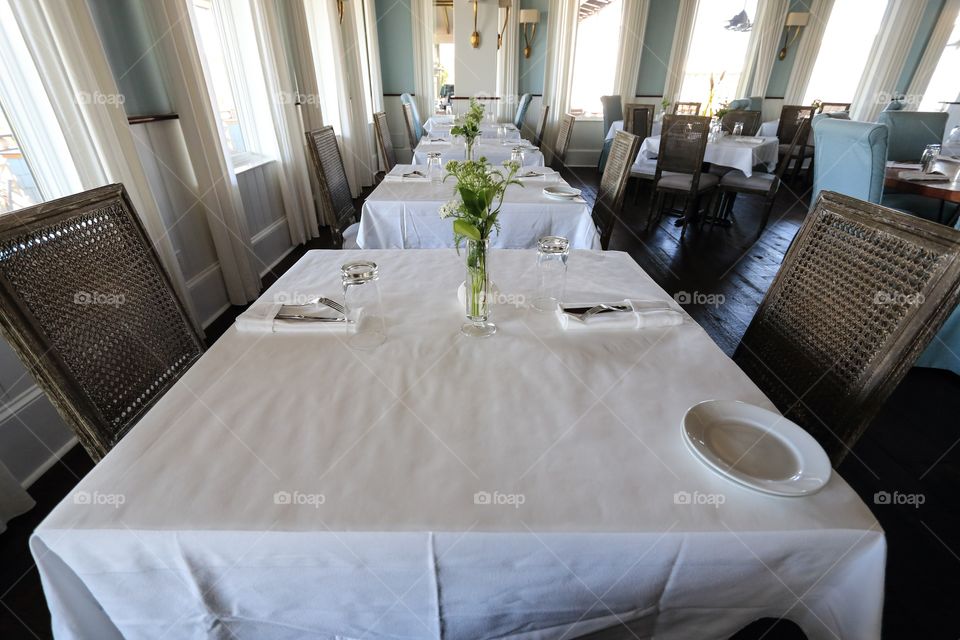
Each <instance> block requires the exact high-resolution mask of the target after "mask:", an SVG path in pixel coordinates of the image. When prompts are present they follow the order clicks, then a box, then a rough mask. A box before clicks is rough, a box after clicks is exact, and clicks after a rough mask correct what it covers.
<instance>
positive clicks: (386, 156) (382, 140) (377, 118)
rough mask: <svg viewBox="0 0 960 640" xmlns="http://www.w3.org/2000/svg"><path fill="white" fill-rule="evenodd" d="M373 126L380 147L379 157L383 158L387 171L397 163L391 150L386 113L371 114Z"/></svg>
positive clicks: (391, 142)
mask: <svg viewBox="0 0 960 640" xmlns="http://www.w3.org/2000/svg"><path fill="white" fill-rule="evenodd" d="M373 126H374V128H375V129H376V130H377V146H378V147H379V148H380V157H381V158H383V166H384V170H385V171H386V172H387V173H389V172H390V170H391V169H393V168H394V167H395V166H396V164H397V154H396V153H394V151H393V138H391V137H390V127H389V126H388V125H387V114H386V113H384V112H383V111H378V112H377V113H375V114H373Z"/></svg>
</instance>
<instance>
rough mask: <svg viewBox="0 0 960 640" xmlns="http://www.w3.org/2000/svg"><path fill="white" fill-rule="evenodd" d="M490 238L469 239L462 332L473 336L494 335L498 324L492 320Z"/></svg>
mask: <svg viewBox="0 0 960 640" xmlns="http://www.w3.org/2000/svg"><path fill="white" fill-rule="evenodd" d="M489 249H490V240H489V239H486V238H485V239H483V240H467V280H466V282H465V283H464V284H465V289H466V291H465V293H466V295H465V296H464V297H465V302H466V313H467V322H465V323H464V324H463V326H462V327H460V332H461V333H463V334H464V335H466V336H470V337H472V338H483V337H486V336H492V335H493V334H494V333H496V331H497V325H495V324H493V323H492V322H490V299H491V296H490V275H489V273H487V256H488V254H489Z"/></svg>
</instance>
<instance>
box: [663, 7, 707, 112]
mask: <svg viewBox="0 0 960 640" xmlns="http://www.w3.org/2000/svg"><path fill="white" fill-rule="evenodd" d="M698 1H699V0H680V9H679V11H678V12H677V26H676V29H675V30H674V32H673V47H672V48H671V49H670V63H669V64H668V65H667V81H666V83H665V85H664V87H663V97H664V98H665V99H667V100H669V101H670V102H676V101H677V99H678V98H679V96H680V90H681V89H682V88H683V76H684V73H685V70H686V67H687V54H688V53H689V52H690V40H691V38H693V25H694V22H695V20H696V17H697V4H698Z"/></svg>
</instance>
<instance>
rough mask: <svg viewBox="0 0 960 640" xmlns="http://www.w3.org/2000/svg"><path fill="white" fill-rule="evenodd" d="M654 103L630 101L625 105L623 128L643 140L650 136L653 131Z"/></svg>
mask: <svg viewBox="0 0 960 640" xmlns="http://www.w3.org/2000/svg"><path fill="white" fill-rule="evenodd" d="M653 110H654V106H653V105H652V104H640V103H636V102H634V103H630V104H627V105H625V106H624V107H623V130H624V131H626V132H627V133H632V134H633V135H635V136H637V137H638V138H640V139H641V140H644V139H645V138H649V137H650V133H651V131H653Z"/></svg>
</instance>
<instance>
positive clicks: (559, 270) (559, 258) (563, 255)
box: [533, 236, 570, 312]
mask: <svg viewBox="0 0 960 640" xmlns="http://www.w3.org/2000/svg"><path fill="white" fill-rule="evenodd" d="M569 255H570V243H569V242H568V241H567V239H566V238H564V237H562V236H544V237H542V238H540V240H538V241H537V292H536V294H534V297H533V308H534V309H536V310H537V311H548V312H552V311H555V310H556V309H557V305H558V304H560V302H561V301H562V300H563V291H564V288H565V287H566V284H567V257H568V256H569Z"/></svg>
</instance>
